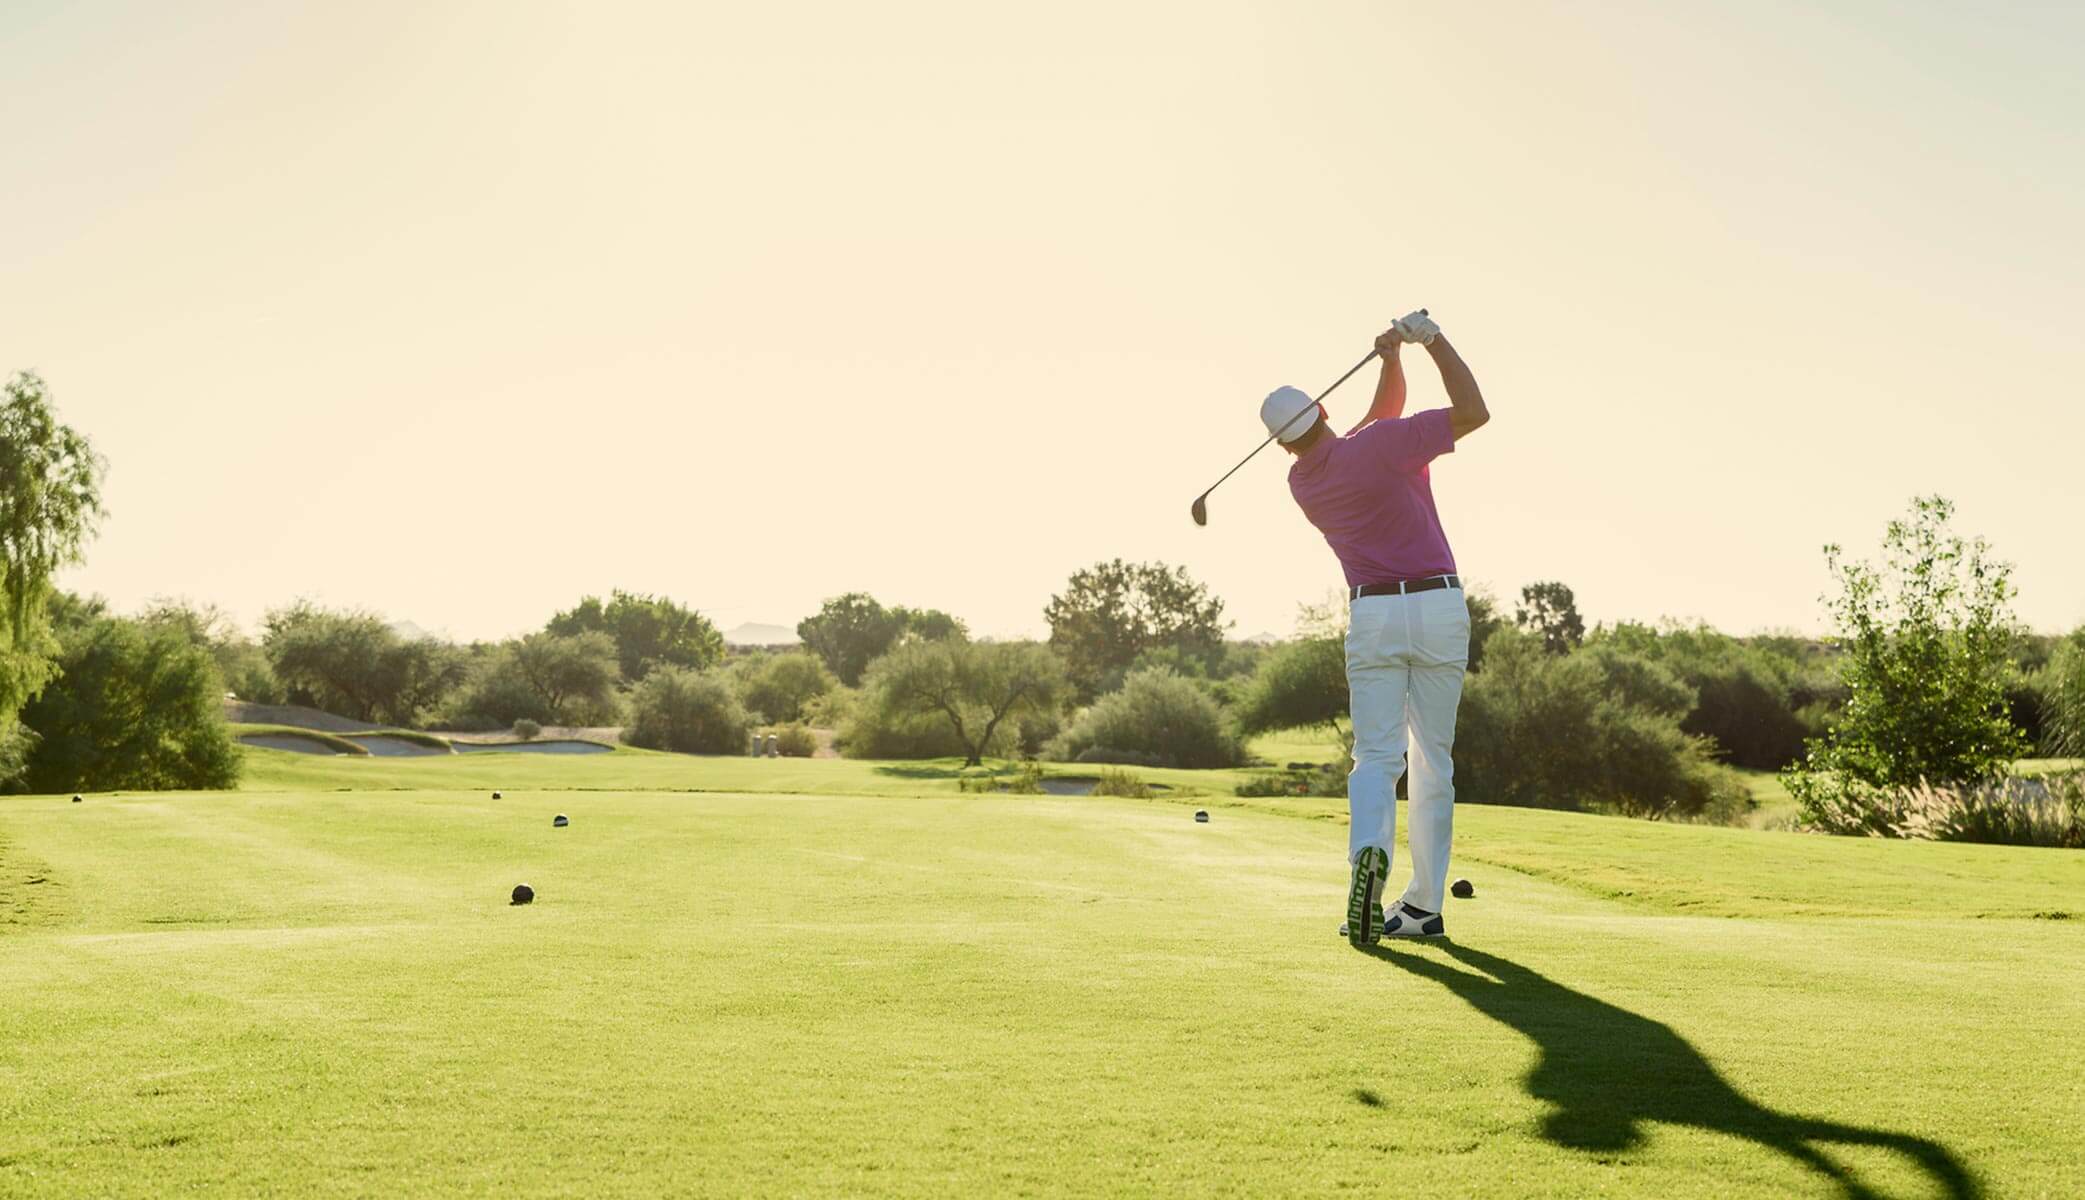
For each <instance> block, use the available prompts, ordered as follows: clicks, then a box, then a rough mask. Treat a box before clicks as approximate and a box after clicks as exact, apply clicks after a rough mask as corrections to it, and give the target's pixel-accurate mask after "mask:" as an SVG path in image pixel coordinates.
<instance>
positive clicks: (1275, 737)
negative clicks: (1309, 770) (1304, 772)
mask: <svg viewBox="0 0 2085 1200" xmlns="http://www.w3.org/2000/svg"><path fill="white" fill-rule="evenodd" d="M1245 750H1246V753H1248V754H1250V755H1251V756H1252V757H1254V758H1256V759H1259V760H1260V761H1262V762H1265V763H1271V764H1273V765H1274V766H1277V767H1285V766H1287V765H1288V764H1290V763H1292V762H1307V763H1336V762H1343V761H1345V760H1346V757H1347V751H1346V747H1344V746H1342V745H1341V744H1340V741H1339V737H1338V735H1337V734H1335V733H1333V732H1332V731H1330V730H1328V729H1323V728H1310V729H1280V730H1276V731H1275V732H1273V733H1263V734H1260V735H1259V736H1257V737H1253V738H1249V739H1247V741H1246V743H1245Z"/></svg>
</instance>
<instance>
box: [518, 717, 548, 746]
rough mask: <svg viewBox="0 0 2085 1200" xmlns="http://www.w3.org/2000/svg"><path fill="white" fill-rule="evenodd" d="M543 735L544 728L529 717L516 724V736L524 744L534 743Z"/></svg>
mask: <svg viewBox="0 0 2085 1200" xmlns="http://www.w3.org/2000/svg"><path fill="white" fill-rule="evenodd" d="M542 735H543V727H542V726H541V725H538V724H536V723H535V722H534V721H531V720H529V719H528V718H527V717H523V718H521V719H520V720H519V721H516V722H514V736H515V737H518V738H520V739H521V740H522V741H524V742H533V741H535V740H536V739H537V738H539V737H541V736H542Z"/></svg>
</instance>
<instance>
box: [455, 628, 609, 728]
mask: <svg viewBox="0 0 2085 1200" xmlns="http://www.w3.org/2000/svg"><path fill="white" fill-rule="evenodd" d="M615 684H616V665H615V643H614V642H613V641H612V640H610V639H609V637H608V635H606V634H601V633H581V634H574V635H569V636H568V635H564V634H555V633H532V634H529V635H528V636H526V637H522V638H516V639H515V640H513V641H510V642H504V643H501V644H500V645H499V646H497V647H493V648H491V649H489V650H485V651H481V652H480V653H479V655H478V657H477V658H476V660H475V661H473V662H472V664H471V667H470V672H469V676H468V678H467V680H466V681H465V683H464V685H463V687H462V689H461V690H460V691H459V692H458V693H457V694H456V695H455V696H454V697H453V698H452V700H451V701H450V703H449V705H448V706H447V708H446V709H445V710H444V712H443V715H442V722H443V724H445V725H447V726H448V727H449V728H452V729H469V728H473V727H477V728H490V729H499V728H502V727H506V726H511V725H513V723H514V722H516V721H520V720H529V721H535V722H537V723H539V724H545V725H612V724H614V723H615V722H616V721H617V720H618V719H619V718H620V716H621V706H620V705H619V703H618V701H617V698H616V693H615Z"/></svg>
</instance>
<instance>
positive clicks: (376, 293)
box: [0, 0, 2085, 637]
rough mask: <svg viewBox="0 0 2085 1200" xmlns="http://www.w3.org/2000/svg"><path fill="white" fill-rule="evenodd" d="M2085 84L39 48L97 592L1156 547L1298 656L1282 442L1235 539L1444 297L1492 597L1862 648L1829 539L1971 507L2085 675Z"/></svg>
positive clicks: (1275, 42)
mask: <svg viewBox="0 0 2085 1200" xmlns="http://www.w3.org/2000/svg"><path fill="white" fill-rule="evenodd" d="M1826 8H1828V9H1829V10H1830V11H1829V12H1825V11H1821V10H1822V9H1826ZM2081 54H2085V6H2080V5H2076V4H2073V3H2040V4H2029V3H2022V4H2008V5H1993V6H1984V7H1981V8H1970V9H1965V8H1964V7H1963V6H1962V5H1960V4H1941V3H1883V2H1881V0H1874V2H1859V3H1855V2H1847V3H1838V4H1833V5H1827V6H1819V5H1813V4H1799V3H1792V2H1772V0H1765V2H1758V0H1755V2H1753V3H1747V4H1742V5H1728V4H1712V3H1675V2H1672V0H1620V2H1613V3H1601V4H1590V5H1588V4H1573V5H1564V4H1481V5H1480V4H1470V5H1458V4H1436V5H1422V4H1392V3H1380V2H1379V3H1330V2H1323V3H1321V2H1313V3H1308V4H1297V3H1263V4H1239V3H1220V2H1216V3H1212V2H1210V0H1196V2H1194V3H1177V4H1176V3H1163V4H1162V3H1122V2H1121V0H1111V2H1108V3H1084V2H1071V3H1065V2H1059V3H1053V4H1049V5H1034V6H1027V7H1023V8H1016V7H1015V6H1010V5H994V4H977V3H974V2H960V3H946V4H910V3H883V4H855V3H847V4H841V3H833V4H781V3H777V4H746V3H732V4H717V5H694V4H678V3H675V4H668V3H659V4H635V3H574V4H541V3H472V4H464V3H428V2H418V0H416V2H414V3H397V4H372V3H360V4H353V5H348V4H336V3H325V4H303V5H300V4H290V3H254V4H230V3H221V4H208V3H183V4H160V3H129V4H120V3H103V4H89V5H75V4H60V3H45V2H43V0H27V2H25V0H9V3H7V4H6V5H5V6H4V7H0V137H4V142H0V150H4V153H0V371H7V372H11V371H13V370H16V369H21V368H33V369H36V370H38V371H40V372H42V373H43V375H44V376H45V378H46V379H47V381H48V382H49V384H50V386H51V389H52V392H53V394H54V397H55V399H56V400H57V402H58V405H59V407H60V411H61V413H62V415H63V417H64V418H65V419H66V420H67V421H69V422H70V423H72V424H73V425H75V426H76V427H78V428H79V429H81V430H82V431H84V432H85V433H87V434H88V435H89V436H90V437H91V438H92V439H93V440H94V442H95V444H96V445H97V447H98V448H99V449H100V450H101V451H102V452H103V453H104V454H105V455H106V456H107V457H108V459H109V460H110V464H111V469H110V474H109V478H108V491H107V495H108V507H109V509H110V516H109V519H108V521H107V523H106V525H105V528H104V531H103V535H102V536H101V537H100V538H99V539H98V540H97V541H96V542H95V543H94V544H93V545H92V547H91V548H90V551H89V558H88V562H87V565H86V566H85V567H84V568H81V569H78V570H75V571H72V572H70V573H68V575H67V576H66V579H65V583H66V584H67V585H68V586H71V587H74V588H79V589H84V590H89V591H94V592H99V593H101V594H103V595H105V596H107V597H108V598H109V599H110V600H111V601H113V602H114V603H115V604H116V605H118V606H119V607H121V608H131V607H134V606H136V605H137V604H139V603H141V602H143V601H144V600H145V599H146V598H147V597H149V596H153V595H155V594H172V595H185V596H189V597H192V598H195V599H199V600H208V601H213V602H216V603H218V604H221V605H223V606H224V607H226V608H227V609H228V610H230V611H231V612H232V613H234V614H235V615H236V616H238V617H240V618H242V619H243V620H245V621H247V622H248V623H249V624H251V623H252V622H254V621H256V620H257V619H258V618H259V616H260V615H261V614H262V613H263V612H264V611H265V610H266V609H268V608H270V607H273V606H275V605H279V604H282V603H285V602H288V601H290V600H292V599H294V598H296V597H299V596H307V597H311V598H314V599H317V600H320V601H322V602H325V603H328V604H334V605H343V606H345V605H353V606H366V607H370V608H374V609H376V610H378V611H381V612H383V613H386V614H388V615H390V616H392V617H394V618H397V619H407V620H411V621H414V622H416V623H418V624H420V625H422V626H425V627H427V628H430V629H437V630H442V631H445V632H447V633H450V634H452V635H455V636H459V637H492V636H501V635H506V634H510V633H515V632H519V631H522V630H525V629H528V628H531V627H534V626H536V625H538V624H540V623H541V622H542V621H543V619H544V618H545V617H547V616H548V615H549V614H550V613H551V612H552V611H554V610H555V609H558V608H561V607H566V606H569V605H570V604H571V603H572V601H573V600H575V599H576V598H577V597H578V596H579V595H581V594H582V593H585V592H605V591H606V590H607V589H609V588H613V587H623V588H628V589H634V590H641V591H653V592H663V593H666V594H669V595H672V596H674V597H676V598H678V599H680V600H682V601H684V602H687V603H689V604H692V605H694V606H695V607H697V608H699V609H701V610H702V611H704V612H706V613H708V614H710V615H711V616H712V617H713V618H714V619H716V620H717V621H718V622H719V624H720V625H723V626H725V627H729V626H732V625H735V624H738V623H739V622H741V621H748V620H754V621H771V622H776V623H780V624H793V623H794V622H795V621H796V619H797V618H799V617H801V616H803V615H804V614H806V613H808V612H810V611H812V610H813V609H814V608H815V607H816V606H817V604H818V603H819V601H820V600H821V599H822V598H823V597H826V596H830V595H834V594H837V593H840V592H843V591H849V590H865V591H869V592H872V593H874V594H875V595H876V596H878V597H879V598H881V599H883V600H885V601H886V602H893V603H905V604H913V605H930V606H933V607H937V608H943V609H946V610H948V611H951V612H954V613H956V614H957V615H959V616H962V617H964V618H965V619H967V620H968V621H969V622H970V624H971V626H972V628H973V629H974V630H976V631H979V632H982V633H987V634H997V635H1014V634H1028V633H1041V632H1043V631H1044V629H1045V626H1044V623H1043V620H1042V607H1043V605H1044V603H1045V602H1046V601H1047V599H1048V597H1049V595H1050V594H1051V593H1052V592H1053V591H1055V590H1058V589H1059V588H1060V587H1061V586H1062V584H1063V582H1064V580H1065V578H1066V576H1067V575H1069V574H1070V572H1071V571H1073V570H1074V569H1076V568H1078V567H1081V566H1084V565H1086V564H1089V563H1092V562H1094V561H1097V560H1101V559H1107V558H1114V557H1122V558H1127V559H1133V560H1135V559H1159V560H1163V561H1166V562H1171V563H1180V564H1184V565H1186V566H1187V568H1188V569H1189V570H1190V571H1191V572H1192V573H1193V574H1194V575H1195V576H1196V577H1197V578H1199V579H1201V580H1203V581H1205V582H1207V583H1208V584H1210V585H1211V586H1212V587H1213V588H1214V590H1215V591H1216V592H1217V594H1219V595H1221V596H1222V597H1223V598H1224V599H1225V601H1226V602H1227V604H1228V607H1229V613H1230V615H1231V616H1232V617H1233V618H1234V619H1235V622H1236V625H1235V627H1234V632H1235V633H1237V634H1240V635H1244V634H1252V633H1256V632H1260V631H1262V630H1275V631H1285V630H1287V629H1289V628H1290V626H1291V624H1292V622H1293V618H1294V615H1295V610H1296V605H1297V603H1298V602H1299V601H1304V600H1316V599H1319V598H1321V597H1322V596H1323V595H1324V594H1325V593H1326V592H1327V591H1328V590H1329V589H1331V588H1333V587H1335V586H1337V584H1338V582H1339V573H1338V567H1337V564H1336V563H1335V562H1334V560H1333V558H1332V555H1331V553H1330V551H1328V550H1327V549H1326V548H1325V546H1324V543H1323V541H1322V540H1321V539H1320V538H1318V536H1317V535H1316V534H1315V533H1314V532H1313V531H1312V530H1311V529H1310V528H1309V526H1308V525H1307V524H1306V523H1305V522H1304V520H1303V518H1302V516H1301V515H1300V514H1299V513H1298V512H1297V511H1296V510H1295V508H1294V506H1293V504H1292V503H1291V502H1290V500H1289V499H1288V496H1287V491H1286V487H1285V484H1284V480H1283V472H1284V471H1285V469H1286V463H1287V459H1286V457H1285V456H1283V455H1281V454H1279V453H1278V452H1276V451H1269V452H1268V453H1267V454H1265V455H1263V456H1261V458H1259V459H1257V460H1255V461H1254V462H1253V463H1252V464H1251V465H1250V466H1248V467H1247V468H1246V469H1245V470H1243V471H1241V472H1240V473H1239V474H1238V475H1237V477H1235V478H1234V479H1232V481H1231V482H1229V483H1227V484H1225V485H1224V487H1223V488H1222V489H1221V490H1219V491H1218V492H1217V493H1216V495H1215V496H1214V497H1213V498H1212V499H1211V501H1210V512H1211V522H1210V525H1209V527H1208V528H1206V529H1200V528H1196V527H1195V526H1194V525H1193V524H1192V523H1191V522H1190V521H1189V519H1188V503H1189V501H1190V500H1192V499H1193V498H1194V496H1195V495H1196V494H1197V493H1199V492H1200V491H1201V490H1202V489H1203V488H1204V487H1206V486H1208V484H1209V483H1210V482H1211V481H1212V480H1214V479H1215V478H1216V477H1217V476H1218V475H1220V474H1222V472H1223V471H1224V470H1225V469H1227V468H1228V467H1230V465H1231V464H1232V463H1234V462H1235V461H1237V459H1238V458H1239V457H1240V456H1241V455H1243V454H1244V453H1245V452H1246V451H1247V450H1250V449H1251V448H1252V446H1253V445H1254V444H1255V443H1256V442H1258V441H1259V439H1260V438H1261V437H1262V436H1264V434H1263V431H1262V430H1261V428H1260V426H1259V424H1258V422H1257V419H1256V412H1257V408H1258V404H1259V400H1260V398H1261V397H1262V396H1263V395H1264V394H1265V393H1266V392H1267V391H1268V390H1270V389H1271V388H1273V387H1274V386H1276V385H1278V384H1282V383H1294V384H1297V385H1298V386H1301V387H1303V388H1305V389H1307V390H1310V391H1312V392H1315V391H1317V390H1318V389H1319V388H1321V387H1323V386H1324V385H1325V384H1327V383H1329V382H1331V381H1332V379H1334V378H1335V377H1337V376H1338V374H1339V373H1340V372H1341V371H1343V370H1345V369H1346V367H1348V366H1349V365H1351V364H1352V363H1353V361H1354V360H1355V359H1357V358H1359V357H1360V356H1361V355H1362V354H1364V353H1366V351H1367V349H1368V345H1369V342H1370V339H1371V338H1372V336H1373V335H1374V334H1375V333H1376V332H1377V331H1378V330H1379V329H1381V328H1382V327H1383V326H1384V325H1386V324H1388V323H1389V321H1391V320H1392V319H1393V318H1395V317H1396V316H1398V315H1399V314H1401V313H1403V312H1405V311H1406V310H1408V309H1411V308H1414V307H1418V306H1422V305H1423V306H1426V307H1428V308H1430V309H1431V310H1432V312H1433V314H1434V315H1435V317H1436V318H1437V319H1438V320H1439V321H1440V324H1441V326H1442V328H1443V329H1444V330H1446V331H1447V333H1448V334H1449V336H1450V337H1452V338H1453V339H1454V340H1455V342H1456V344H1457V345H1458V346H1459V347H1460V348H1461V350H1462V352H1463V354H1464V356H1465V358H1466V359H1467V360H1468V361H1469V362H1470V364H1471V366H1472V367H1473V368H1474V369H1475V371H1476V374H1477V377H1478V379H1479V380H1480V381H1481V382H1482V384H1483V387H1484V391H1485V394H1486V396H1487V398H1488V399H1489V401H1490V406H1491V409H1492V412H1493V418H1494V419H1493V422H1492V424H1491V425H1490V426H1489V427H1488V428H1486V429H1485V430H1483V431H1482V432H1481V433H1479V434H1477V435H1475V436H1474V437H1472V438H1470V439H1469V440H1468V441H1466V442H1465V443H1464V444H1463V445H1462V447H1461V448H1460V449H1459V450H1458V451H1457V452H1456V454H1454V455H1453V456H1452V457H1451V458H1448V459H1445V460H1443V461H1442V462H1441V463H1440V464H1439V465H1438V466H1437V467H1436V468H1435V470H1434V482H1435V489H1436V494H1437V496H1438V499H1439V503H1440V507H1441V511H1442V515H1443V520H1444V523H1445V524H1446V526H1447V530H1448V533H1449V536H1450V539H1451V541H1452V542H1453V544H1454V548H1455V550H1456V554H1457V558H1458V560H1459V562H1460V565H1461V567H1462V569H1463V572H1464V574H1465V575H1466V576H1468V577H1469V578H1471V579H1474V580H1478V581H1482V582H1484V583H1487V584H1488V585H1489V586H1491V587H1492V588H1493V590H1495V591H1497V592H1499V593H1502V594H1510V593H1513V592H1515V591H1517V590H1518V588H1519V587H1520V585H1521V584H1523V583H1525V582H1528V581H1530V580H1536V579H1548V578H1555V579H1562V580H1564V581H1565V582H1567V583H1569V584H1570V585H1571V586H1572V587H1573V588H1575V589H1576V590H1577V593H1578V596H1579V600H1580V604H1581V607H1582V608H1583V609H1584V611H1585V613H1586V615H1587V616H1588V617H1589V618H1590V619H1598V620H1614V619H1618V618H1635V619H1655V618H1658V617H1660V616H1667V615H1670V616H1680V617H1700V618H1705V619H1707V620H1709V621H1711V622H1713V623H1715V624H1717V625H1719V626H1722V627H1724V628H1727V629H1731V630H1733V631H1737V632H1744V631H1751V630H1756V629H1760V628H1765V627H1774V626H1794V627H1800V628H1813V629H1814V628H1819V627H1821V623H1822V616H1821V611H1820V607H1819V604H1818V600H1817V598H1818V596H1819V594H1820V592H1822V591H1823V590H1824V588H1825V586H1826V584H1827V578H1826V576H1825V572H1824V566H1823V558H1822V556H1821V554H1820V552H1819V547H1820V546H1821V545H1822V544H1823V543H1825V542H1827V541H1843V542H1846V543H1848V544H1849V545H1850V546H1853V547H1858V548H1862V549H1868V548H1872V547H1873V546H1874V544H1875V543H1876V541H1877V540H1878V539H1879V537H1880V534H1881V531H1882V527H1883V525H1884V523H1885V522H1886V521H1887V520H1888V519H1889V518H1890V517H1891V516H1893V515H1895V514H1897V513H1899V512H1901V511H1903V509H1904V508H1905V506H1906V503H1907V501H1908V500H1909V498H1910V497H1911V496H1912V495H1913V494H1914V493H1921V492H1931V491H1938V492H1942V493H1944V494H1946V495H1948V496H1950V497H1952V498H1954V499H1955V500H1956V501H1957V502H1958V504H1959V505H1960V514H1959V518H1958V520H1959V524H1960V526H1961V527H1962V528H1964V529H1966V530H1969V531H1973V532H1978V533H1982V534H1983V535H1985V536H1987V537H1988V538H1990V539H1991V540H1992V542H1993V543H1994V544H1995V545H1996V547H1997V550H1998V552H1999V555H2000V556H2001V557H2003V558H2006V559H2009V560H2011V561H2013V562H2015V563H2016V564H2018V575H2017V579H2018V583H2019V585H2020V588H2021V593H2022V594H2021V597H2020V600H2019V605H2018V611H2019V613H2020V615H2021V616H2022V617H2024V618H2025V619H2026V620H2027V621H2029V622H2030V623H2031V624H2033V625H2035V626H2038V627H2041V628H2044V629H2054V628H2059V627H2061V628H2067V627H2070V626H2072V625H2075V624H2077V623H2079V622H2081V621H2085V411H2081V406H2085V387H2081V386H2080V382H2079V377H2080V374H2081V371H2085V333H2081V327H2080V322H2081V321H2085V236H2081V234H2080V232H2079V227H2078V223H2079V221H2080V217H2081V214H2085V145H2081V141H2085V84H2081V79H2085V74H2081V73H2080V72H2079V71H2078V69H2077V64H2078V62H2079V60H2080V57H2081ZM1410 365H1411V367H1412V378H1413V385H1414V386H1413V407H1414V408H1415V409H1417V408H1421V407H1428V406H1432V405H1436V404H1439V403H1442V402H1443V397H1442V395H1441V391H1440V386H1439V381H1438V379H1437V377H1436V376H1435V375H1434V373H1433V371H1432V368H1431V365H1430V363H1428V362H1427V360H1426V359H1425V357H1424V356H1423V354H1415V355H1413V356H1412V358H1411V362H1410ZM1367 391H1368V384H1367V382H1366V380H1365V379H1364V378H1357V379H1356V380H1355V381H1353V382H1350V383H1349V384H1348V385H1347V387H1346V389H1345V390H1343V391H1342V392H1341V393H1338V394H1335V396H1334V397H1333V400H1332V402H1331V408H1332V410H1333V415H1334V417H1335V420H1336V421H1339V422H1341V423H1342V424H1343V423H1344V422H1345V421H1347V420H1351V419H1352V418H1353V417H1354V416H1355V415H1357V414H1358V412H1359V410H1360V408H1361V406H1362V405H1363V404H1365V402H1366V397H1367Z"/></svg>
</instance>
